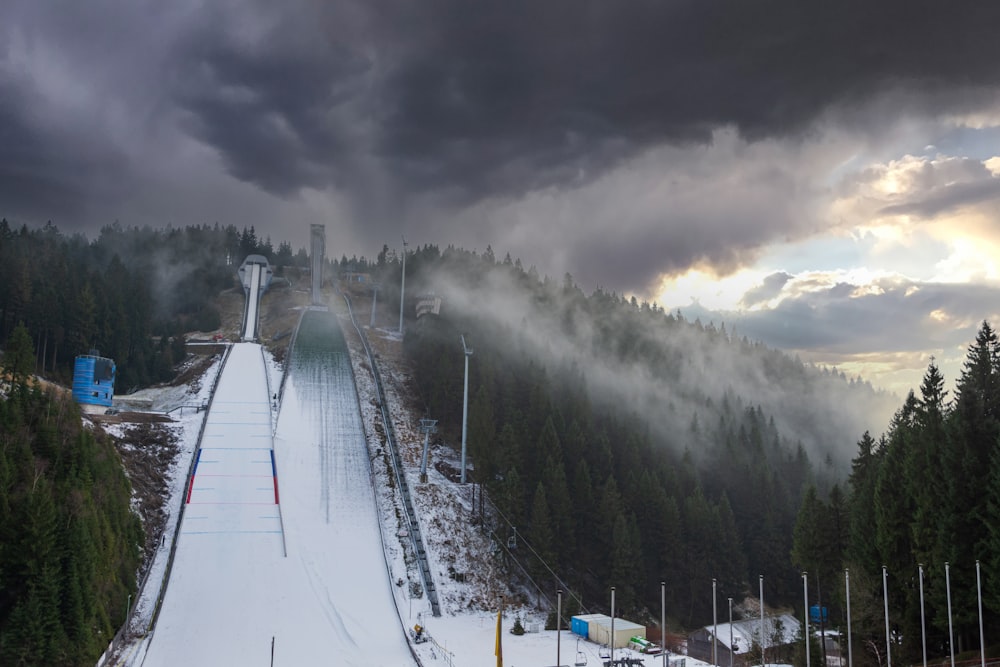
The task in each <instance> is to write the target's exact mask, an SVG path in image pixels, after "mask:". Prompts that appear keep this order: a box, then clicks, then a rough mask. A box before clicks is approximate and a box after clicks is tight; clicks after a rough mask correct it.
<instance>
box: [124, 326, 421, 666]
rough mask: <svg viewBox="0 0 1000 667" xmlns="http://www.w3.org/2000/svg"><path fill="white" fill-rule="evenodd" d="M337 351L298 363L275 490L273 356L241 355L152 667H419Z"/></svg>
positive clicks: (219, 401)
mask: <svg viewBox="0 0 1000 667" xmlns="http://www.w3.org/2000/svg"><path fill="white" fill-rule="evenodd" d="M317 315H318V314H317ZM341 345H342V343H341ZM335 348H336V345H335V341H333V345H332V346H331V348H330V349H327V350H318V351H314V353H313V354H311V355H300V356H298V357H297V358H298V362H297V363H296V364H295V366H294V367H293V368H292V369H290V373H291V374H290V376H289V378H288V382H287V384H286V387H285V395H284V400H283V403H282V410H281V417H280V419H279V422H278V429H277V434H276V437H275V439H274V442H275V449H274V450H273V454H274V461H275V469H276V471H277V483H276V484H277V486H275V480H274V477H273V475H272V474H271V454H272V449H271V427H270V418H271V401H270V399H269V397H268V394H267V384H266V379H265V377H266V371H265V368H264V361H263V357H262V355H261V350H260V347H259V346H257V345H253V344H249V343H242V344H238V345H236V346H234V348H233V351H232V354H231V356H230V359H229V362H228V363H227V365H226V368H225V370H224V371H223V375H222V379H221V380H220V383H219V387H218V390H217V392H216V396H215V400H214V402H213V405H212V408H211V411H210V413H209V416H208V422H207V426H206V430H205V435H204V438H203V440H202V447H203V449H202V451H201V453H200V458H199V462H198V465H197V467H196V471H195V476H194V480H195V481H194V485H193V488H192V491H191V495H190V503H189V504H188V505H187V507H186V510H185V516H184V520H183V523H182V525H181V530H180V535H179V538H178V539H179V542H178V546H177V554H176V557H175V561H174V566H173V570H172V573H171V577H170V582H169V586H168V588H167V594H166V597H165V599H164V603H163V608H162V610H161V612H160V615H159V618H158V620H157V623H156V627H155V629H154V631H153V634H152V637H151V639H150V641H149V642H148V649H147V650H146V651H145V659H144V661H143V662H142V664H143V665H148V666H150V667H153V666H156V665H177V664H184V665H230V664H231V665H248V664H272V663H271V662H270V660H271V656H272V651H273V664H274V665H303V664H317V663H319V662H335V663H337V664H366V665H401V664H407V663H408V662H409V663H410V664H412V663H413V659H412V657H411V655H410V653H409V648H408V646H407V644H406V641H405V637H404V635H403V631H402V628H401V626H400V623H399V619H398V616H397V614H396V610H395V606H394V604H393V600H392V596H391V593H390V591H389V583H388V578H387V576H386V571H385V564H384V559H383V557H382V545H381V540H380V537H379V532H378V523H377V518H376V514H375V509H374V496H373V494H372V491H371V488H370V480H369V473H368V470H369V467H368V459H367V454H366V450H365V445H364V439H363V434H362V432H361V426H360V420H359V418H358V415H357V398H356V397H355V394H354V386H353V383H352V381H351V376H350V366H349V365H347V366H346V370H345V364H349V362H348V361H347V360H346V352H344V351H343V348H342V347H341V351H340V352H339V353H338V352H337V351H336V349H335ZM338 355H339V357H340V359H341V361H340V362H338V361H337V357H338ZM352 415H353V417H352ZM278 499H280V501H281V505H280V506H279V505H278V504H277V503H276V502H275V501H276V500H278ZM279 509H280V514H279ZM282 518H283V519H284V525H285V534H284V535H282V531H281V522H282ZM286 548H287V556H285V550H286Z"/></svg>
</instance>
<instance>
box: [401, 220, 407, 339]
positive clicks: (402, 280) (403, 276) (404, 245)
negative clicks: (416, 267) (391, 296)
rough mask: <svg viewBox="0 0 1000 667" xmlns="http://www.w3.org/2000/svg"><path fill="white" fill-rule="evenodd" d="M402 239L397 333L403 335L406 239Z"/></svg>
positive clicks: (403, 237)
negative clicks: (401, 273)
mask: <svg viewBox="0 0 1000 667" xmlns="http://www.w3.org/2000/svg"><path fill="white" fill-rule="evenodd" d="M400 238H402V239H403V275H402V277H401V278H400V280H399V333H401V334H402V333H403V300H404V298H405V297H406V237H405V236H401V237H400Z"/></svg>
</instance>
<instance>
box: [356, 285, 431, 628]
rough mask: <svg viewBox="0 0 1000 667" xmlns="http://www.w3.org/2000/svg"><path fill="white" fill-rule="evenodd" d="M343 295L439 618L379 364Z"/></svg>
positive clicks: (424, 578)
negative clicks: (372, 382) (369, 373)
mask: <svg viewBox="0 0 1000 667" xmlns="http://www.w3.org/2000/svg"><path fill="white" fill-rule="evenodd" d="M342 296H343V297H344V301H345V302H346V303H347V311H348V313H349V314H350V316H351V322H352V323H353V324H354V329H355V330H356V331H357V332H358V337H359V338H360V339H361V345H362V346H363V347H364V348H365V354H366V355H367V357H368V365H369V366H370V367H371V371H372V377H373V378H374V379H375V398H376V400H377V401H378V406H379V410H380V411H381V413H382V423H383V424H384V426H385V437H386V442H387V445H388V448H389V454H390V456H391V460H392V470H393V475H394V477H395V479H396V486H397V487H398V488H399V492H400V494H401V496H402V498H403V512H404V513H405V514H406V522H407V531H408V532H409V535H410V539H411V542H412V544H413V550H414V552H415V553H416V557H417V564H418V568H419V570H420V577H421V579H422V581H423V585H424V590H425V591H426V592H427V599H428V600H429V601H430V603H431V613H432V614H433V615H434V616H440V615H441V606H440V604H439V603H438V596H437V588H436V587H435V586H434V580H433V579H432V578H431V570H430V565H429V564H428V562H427V551H426V549H425V548H424V540H423V536H422V534H421V532H420V524H419V522H418V521H417V513H416V510H415V509H414V508H413V499H412V498H411V497H410V488H409V486H408V484H407V482H406V475H405V474H403V472H402V470H403V464H402V461H401V460H400V458H399V450H398V447H397V446H396V432H395V429H394V428H393V426H392V419H391V416H390V414H389V409H388V407H387V404H386V396H385V390H384V389H383V387H382V378H381V375H380V374H379V371H378V365H377V364H376V363H375V355H374V354H372V350H371V346H370V345H369V344H368V338H367V337H366V336H365V334H364V332H363V331H362V330H361V327H360V326H358V322H357V320H356V319H355V317H354V311H353V310H352V309H351V299H350V297H348V296H347V295H346V294H342Z"/></svg>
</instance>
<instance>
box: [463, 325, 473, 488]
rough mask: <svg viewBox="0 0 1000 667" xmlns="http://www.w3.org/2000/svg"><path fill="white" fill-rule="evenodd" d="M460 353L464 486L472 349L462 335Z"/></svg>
mask: <svg viewBox="0 0 1000 667" xmlns="http://www.w3.org/2000/svg"><path fill="white" fill-rule="evenodd" d="M462 351H463V352H465V391H464V392H463V394H462V481H461V483H462V484H465V451H466V449H465V434H466V432H467V430H468V424H469V357H471V356H472V349H471V348H469V346H468V345H466V344H465V334H462Z"/></svg>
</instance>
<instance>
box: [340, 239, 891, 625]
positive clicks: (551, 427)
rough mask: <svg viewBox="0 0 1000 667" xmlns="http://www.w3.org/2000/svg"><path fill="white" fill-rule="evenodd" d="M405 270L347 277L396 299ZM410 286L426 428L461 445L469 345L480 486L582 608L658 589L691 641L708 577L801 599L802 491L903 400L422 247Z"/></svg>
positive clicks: (679, 320) (679, 321)
mask: <svg viewBox="0 0 1000 667" xmlns="http://www.w3.org/2000/svg"><path fill="white" fill-rule="evenodd" d="M393 260H394V258H393V257H391V256H390V255H387V254H386V253H383V254H382V255H380V257H379V259H378V260H377V261H376V262H375V263H372V264H370V265H368V266H358V265H356V264H355V265H354V266H353V268H359V269H367V270H369V271H372V272H374V273H375V274H377V275H381V276H383V280H384V281H385V282H387V283H390V284H391V283H392V282H393V281H394V280H397V279H398V271H399V268H400V267H399V266H398V264H399V263H398V262H395V261H393ZM342 261H343V260H342ZM406 280H407V282H406V284H407V293H408V294H409V295H411V296H408V297H407V311H408V312H413V311H412V307H413V305H415V303H416V301H417V300H418V299H419V298H420V295H423V294H427V293H434V294H436V295H438V296H440V297H441V298H442V305H441V313H440V316H434V315H427V316H424V317H422V318H420V319H419V321H416V322H412V323H411V324H410V325H409V328H408V330H407V333H406V337H405V342H404V345H405V350H406V353H407V355H408V357H409V358H410V360H411V361H412V363H413V366H414V370H415V379H416V384H417V387H418V390H419V396H420V399H421V400H422V401H423V403H424V404H425V406H426V412H427V416H429V417H431V418H434V419H439V420H440V424H439V425H440V426H441V427H442V428H443V430H444V432H445V434H446V436H447V438H448V439H449V440H450V441H452V442H457V441H459V440H460V430H461V418H462V417H461V409H462V391H463V389H462V382H463V364H464V359H463V352H462V347H461V343H460V335H461V334H464V335H465V338H466V342H467V343H468V344H469V345H470V346H471V347H473V348H474V349H475V352H474V354H473V356H472V357H471V359H470V389H469V391H470V405H469V427H468V442H469V448H470V452H471V456H472V461H473V463H474V466H475V470H474V472H473V478H474V480H476V481H479V482H482V483H484V484H485V485H486V486H487V488H488V489H489V492H490V495H491V497H492V498H493V500H494V501H495V502H496V503H497V504H498V506H499V507H500V509H501V511H502V512H503V513H504V514H505V515H506V516H507V517H508V518H509V519H510V520H511V523H512V524H514V525H516V526H517V527H518V532H519V535H520V536H521V537H523V538H525V539H526V540H527V542H528V544H530V546H531V547H532V550H533V551H534V552H537V553H538V554H539V555H541V556H542V558H543V559H544V561H545V562H546V563H547V564H548V565H549V566H551V567H553V568H554V569H555V570H556V571H557V572H558V574H559V576H560V577H561V578H562V579H563V580H564V581H566V582H567V583H568V584H569V585H570V586H572V587H573V588H575V589H576V590H578V591H579V592H580V593H583V594H584V599H585V600H586V599H591V600H594V599H603V598H604V597H605V596H606V594H607V590H608V587H609V586H612V585H614V586H615V587H616V589H617V595H618V601H619V604H620V605H622V608H623V609H625V610H630V611H633V612H635V611H638V610H639V609H640V608H642V607H646V608H649V609H655V608H657V607H658V606H659V592H660V588H659V582H660V581H661V580H663V579H666V581H667V596H668V601H667V602H668V608H669V609H671V610H674V614H675V615H676V617H677V619H676V620H677V621H679V622H680V623H682V624H683V625H685V626H688V627H690V626H692V625H697V624H700V623H705V622H708V621H709V620H710V617H711V616H710V615H711V609H712V601H711V595H710V589H711V580H712V578H717V579H718V582H719V591H720V597H722V599H725V597H728V596H733V597H735V598H737V599H741V598H742V597H743V595H744V594H745V593H748V592H756V585H757V581H758V575H760V574H763V575H764V577H765V596H766V597H767V598H768V600H769V601H770V602H771V603H772V604H793V603H795V602H796V601H797V600H799V599H801V583H800V579H799V575H798V571H797V570H796V569H795V568H794V566H793V564H792V561H791V558H790V553H791V550H792V546H793V545H792V535H793V529H794V526H795V522H796V516H797V513H798V509H799V506H800V504H801V502H802V498H803V494H804V493H805V491H806V489H807V488H809V487H810V486H813V485H815V486H818V487H819V488H820V489H822V490H823V492H824V494H826V493H828V492H830V491H831V489H833V488H834V487H835V485H836V484H837V482H838V481H842V480H844V479H845V478H846V475H847V471H848V469H849V461H850V457H851V456H852V454H853V452H854V446H855V442H856V440H857V438H858V436H859V435H860V434H861V433H862V432H864V431H865V430H867V429H879V428H883V427H884V425H885V423H886V420H887V418H888V414H889V413H890V412H891V407H889V406H890V405H891V403H890V401H891V400H892V399H891V397H888V396H885V395H884V394H881V393H879V392H876V391H875V390H873V389H872V388H871V387H870V386H869V385H867V384H865V383H862V382H858V381H848V380H847V379H845V378H843V377H842V376H840V375H839V374H837V373H833V372H829V371H823V370H818V369H815V368H811V367H806V366H804V365H803V364H801V363H799V362H797V361H796V360H794V359H791V358H789V357H788V356H787V355H784V354H782V353H780V352H777V351H774V350H770V349H767V348H766V347H764V346H762V345H759V344H757V343H754V342H751V341H747V340H743V339H738V338H735V337H734V336H732V335H730V334H729V333H728V332H727V331H726V330H725V328H724V326H722V324H721V323H720V324H719V325H714V324H704V323H699V322H694V323H692V322H688V321H686V320H684V318H683V317H681V316H679V315H675V314H672V313H666V312H663V311H662V310H661V309H659V308H657V307H656V306H655V305H651V304H648V303H638V302H637V301H636V300H635V299H628V300H626V299H624V298H623V297H621V296H618V295H616V294H613V293H608V292H606V291H604V290H601V289H598V290H596V291H595V292H594V293H593V294H591V295H589V296H587V295H585V294H584V293H583V292H582V291H581V290H580V289H579V288H578V287H577V286H576V285H575V284H574V283H573V280H572V278H571V277H570V276H566V277H565V278H564V279H563V280H562V281H559V282H556V281H552V280H549V279H547V278H539V276H538V275H537V273H536V272H534V271H533V270H527V271H526V270H524V269H523V268H522V267H521V266H520V265H519V264H518V263H517V262H516V261H512V260H511V259H510V258H509V257H508V258H506V259H505V260H503V261H499V262H498V261H496V259H495V258H494V257H493V255H492V253H491V252H487V253H484V254H482V255H479V254H476V253H471V252H467V251H463V250H458V249H455V248H448V249H446V250H445V251H443V252H442V251H440V250H439V249H438V248H436V247H433V246H427V247H424V248H421V249H418V250H416V251H415V252H413V253H412V254H410V255H408V257H407V277H406ZM411 286H412V287H411ZM411 290H412V291H411ZM386 291H388V292H391V290H386ZM391 298H392V295H391V293H390V294H389V295H387V297H386V299H385V301H390V300H391ZM390 307H391V306H390ZM880 411H881V412H880ZM835 493H836V492H835ZM527 552H528V550H524V551H523V552H521V553H522V555H524V554H526V553H527ZM532 568H533V573H534V575H535V576H536V577H538V578H539V579H540V580H541V581H543V582H544V581H545V579H546V574H545V568H544V567H543V566H542V565H541V564H540V563H537V562H536V563H534V564H533V565H532ZM751 586H752V588H751Z"/></svg>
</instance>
